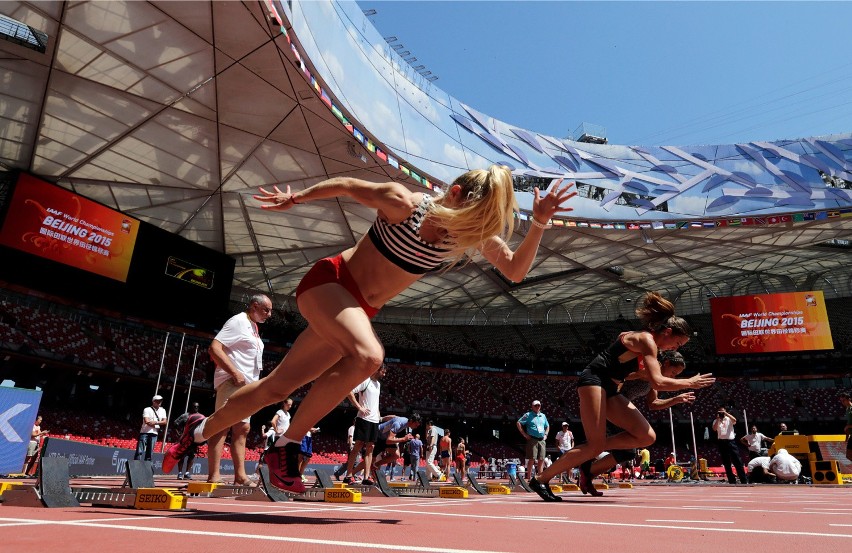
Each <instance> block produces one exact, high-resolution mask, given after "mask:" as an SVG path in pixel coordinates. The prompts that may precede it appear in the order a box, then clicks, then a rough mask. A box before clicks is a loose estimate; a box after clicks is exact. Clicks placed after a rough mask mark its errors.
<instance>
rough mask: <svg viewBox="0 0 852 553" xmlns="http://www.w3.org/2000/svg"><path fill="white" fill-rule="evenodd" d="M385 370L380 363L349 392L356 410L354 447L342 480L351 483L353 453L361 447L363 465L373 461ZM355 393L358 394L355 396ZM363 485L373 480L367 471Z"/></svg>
mask: <svg viewBox="0 0 852 553" xmlns="http://www.w3.org/2000/svg"><path fill="white" fill-rule="evenodd" d="M386 372H387V366H386V365H385V364H384V363H382V364H381V366H380V367H379V368H378V370H376V372H374V373H373V374H372V375H370V377H369V378H367V379H366V380H365V381H364V382H362V383H361V384H359V385H358V386H356V387H355V389H353V390H352V391H351V392H349V403H351V404H352V405H353V406H354V407H355V408H356V409H357V410H358V416H357V417H356V418H355V430H354V434H353V436H354V438H355V447H354V448H353V449H352V450H351V451H350V452H349V459H348V460H347V462H346V476H345V477H344V478H343V482H344V483H346V484H351V483H352V479H353V478H354V477H355V472H357V471H355V472H353V470H352V469H353V467H354V466H355V454H356V452H358V451H360V450H361V448H362V447H364V448H365V450H364V461H363V462H364V466H367V467H369V466H372V463H373V448H374V447H376V440H378V439H379V421H380V420H381V414H380V413H379V396H380V395H381V391H382V382H381V381H382V378H384V376H385V373H386ZM355 394H358V395H357V397H356V395H355ZM362 484H363V485H364V486H372V485H373V484H374V482H373V481H372V480H370V474H369V472H367V473H365V474H364V480H363V482H362Z"/></svg>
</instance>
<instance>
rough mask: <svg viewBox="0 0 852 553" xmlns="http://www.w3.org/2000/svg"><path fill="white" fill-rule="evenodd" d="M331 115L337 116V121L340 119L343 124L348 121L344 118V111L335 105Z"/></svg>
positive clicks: (332, 105) (332, 106) (332, 107)
mask: <svg viewBox="0 0 852 553" xmlns="http://www.w3.org/2000/svg"><path fill="white" fill-rule="evenodd" d="M331 113H333V114H334V116H335V117H337V119H338V120H339V121H340V122H341V123H343V122H344V121H346V117H344V116H343V112H342V111H340V108H338V107H337V106H336V105H334V104H333V103H332V104H331Z"/></svg>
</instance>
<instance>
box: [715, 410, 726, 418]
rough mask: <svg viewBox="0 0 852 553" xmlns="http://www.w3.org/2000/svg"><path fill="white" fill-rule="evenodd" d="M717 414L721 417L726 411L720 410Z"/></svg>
mask: <svg viewBox="0 0 852 553" xmlns="http://www.w3.org/2000/svg"><path fill="white" fill-rule="evenodd" d="M716 416H717V417H719V418H720V419H721V418H723V417H724V416H725V412H724V411H719V412H718V413H716Z"/></svg>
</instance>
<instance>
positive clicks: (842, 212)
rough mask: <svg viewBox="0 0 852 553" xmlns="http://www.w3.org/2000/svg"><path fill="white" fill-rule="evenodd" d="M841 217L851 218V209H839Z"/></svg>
mask: <svg viewBox="0 0 852 553" xmlns="http://www.w3.org/2000/svg"><path fill="white" fill-rule="evenodd" d="M840 216H841V217H852V209H841V210H840Z"/></svg>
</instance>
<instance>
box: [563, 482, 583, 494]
mask: <svg viewBox="0 0 852 553" xmlns="http://www.w3.org/2000/svg"><path fill="white" fill-rule="evenodd" d="M562 491H563V492H579V491H580V486H578V485H577V484H562Z"/></svg>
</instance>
